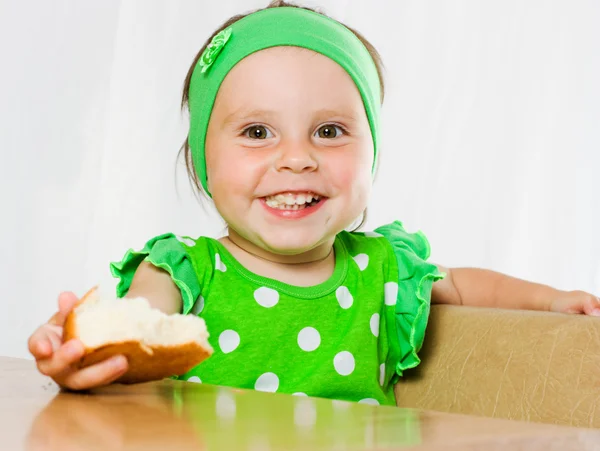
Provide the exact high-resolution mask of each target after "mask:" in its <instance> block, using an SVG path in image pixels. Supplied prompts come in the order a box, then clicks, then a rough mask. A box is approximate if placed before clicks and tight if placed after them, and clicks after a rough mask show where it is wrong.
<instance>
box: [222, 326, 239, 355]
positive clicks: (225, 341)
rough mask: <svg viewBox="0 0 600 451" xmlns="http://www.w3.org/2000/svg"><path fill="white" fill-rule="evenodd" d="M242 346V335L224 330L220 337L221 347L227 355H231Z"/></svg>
mask: <svg viewBox="0 0 600 451" xmlns="http://www.w3.org/2000/svg"><path fill="white" fill-rule="evenodd" d="M239 345H240V335H239V334H238V333H237V332H236V331H235V330H224V331H223V332H221V335H219V347H220V348H221V351H223V353H225V354H229V353H230V352H233V351H235V350H236V349H237V347H238V346H239Z"/></svg>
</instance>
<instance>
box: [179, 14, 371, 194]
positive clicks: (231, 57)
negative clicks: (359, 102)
mask: <svg viewBox="0 0 600 451" xmlns="http://www.w3.org/2000/svg"><path fill="white" fill-rule="evenodd" d="M277 46H294V47H303V48H306V49H309V50H313V51H315V52H317V53H320V54H322V55H325V56H327V57H328V58H330V59H332V60H333V61H335V62H336V63H338V64H339V65H340V66H342V68H344V70H345V71H346V72H347V73H348V74H349V75H350V77H352V80H354V83H355V84H356V86H357V88H358V90H359V92H360V95H361V96H362V99H363V103H364V106H365V112H366V114H367V118H368V120H369V126H370V128H371V135H372V137H373V151H374V162H373V170H374V169H375V163H376V159H377V142H378V139H377V138H378V132H379V112H380V104H381V87H380V84H379V76H378V74H377V68H376V66H375V63H374V61H373V58H371V55H370V54H369V51H368V50H367V48H366V47H365V46H364V45H363V43H362V42H361V41H360V39H358V38H357V37H356V36H355V35H354V33H352V32H351V31H350V30H349V29H348V28H346V27H345V26H344V25H342V24H341V23H339V22H337V21H335V20H333V19H330V18H329V17H326V16H324V15H322V14H318V13H315V12H313V11H308V10H306V9H301V8H294V7H280V8H268V9H263V10H260V11H258V12H255V13H253V14H250V15H248V16H246V17H244V18H243V19H240V20H239V21H237V22H235V23H234V24H233V25H231V27H229V28H227V29H225V30H223V31H221V32H220V33H218V34H217V35H216V36H215V37H214V38H213V39H212V41H211V43H210V44H209V46H208V47H207V49H206V50H205V51H204V53H203V54H202V56H201V57H200V59H199V60H198V63H197V65H196V67H195V68H194V72H193V74H192V79H191V82H190V90H189V109H190V132H189V138H188V140H189V141H188V142H189V145H190V148H191V151H192V159H193V162H194V167H195V169H196V173H197V175H198V178H199V180H200V182H201V183H202V187H203V188H204V190H205V191H206V192H207V193H208V194H209V195H210V192H209V191H208V184H207V176H206V159H205V153H204V151H205V149H204V142H205V139H206V131H207V129H208V122H209V120H210V115H211V112H212V109H213V105H214V103H215V98H216V97H217V93H218V92H219V88H220V86H221V83H222V82H223V80H224V79H225V77H226V76H227V74H228V73H229V71H230V70H231V69H233V67H234V66H235V65H236V64H237V63H239V62H240V61H241V60H242V59H244V58H246V57H247V56H248V55H251V54H252V53H255V52H258V51H259V50H263V49H266V48H270V47H277Z"/></svg>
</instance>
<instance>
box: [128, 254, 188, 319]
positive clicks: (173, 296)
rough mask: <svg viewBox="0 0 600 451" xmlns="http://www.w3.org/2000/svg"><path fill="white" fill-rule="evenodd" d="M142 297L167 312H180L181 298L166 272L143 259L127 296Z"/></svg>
mask: <svg viewBox="0 0 600 451" xmlns="http://www.w3.org/2000/svg"><path fill="white" fill-rule="evenodd" d="M138 296H139V297H144V298H146V299H148V301H149V302H150V305H151V306H152V307H154V308H157V309H159V310H161V311H163V312H165V313H167V314H169V315H170V314H173V313H181V309H182V306H183V300H182V298H181V292H180V291H179V288H177V285H175V283H174V282H173V280H172V279H171V276H170V275H169V273H168V272H166V271H164V270H162V269H160V268H157V267H156V266H154V265H153V264H152V263H150V262H147V261H143V262H142V263H141V264H140V265H139V266H138V269H137V270H136V272H135V275H134V276H133V280H132V281H131V286H130V288H129V291H128V292H127V296H126V297H128V298H134V297H138Z"/></svg>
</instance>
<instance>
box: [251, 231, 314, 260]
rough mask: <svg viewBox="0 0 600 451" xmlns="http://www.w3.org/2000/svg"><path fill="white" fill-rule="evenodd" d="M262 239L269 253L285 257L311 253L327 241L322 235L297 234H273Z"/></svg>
mask: <svg viewBox="0 0 600 451" xmlns="http://www.w3.org/2000/svg"><path fill="white" fill-rule="evenodd" d="M260 239H261V241H262V242H263V243H264V244H265V245H266V246H267V248H268V250H269V251H271V252H274V253H277V254H283V255H295V254H301V253H303V252H307V251H310V250H312V249H314V248H315V247H317V246H318V245H319V244H321V243H322V242H323V241H325V240H326V238H325V237H324V236H323V235H321V234H319V236H315V235H313V234H310V235H308V234H305V233H297V232H293V233H283V234H282V233H279V234H271V235H269V236H261V237H260Z"/></svg>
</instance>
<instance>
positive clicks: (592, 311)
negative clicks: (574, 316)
mask: <svg viewBox="0 0 600 451" xmlns="http://www.w3.org/2000/svg"><path fill="white" fill-rule="evenodd" d="M583 312H584V313H585V314H586V315H591V316H600V299H598V298H597V297H596V296H593V295H589V297H588V298H587V299H586V300H585V301H584V303H583Z"/></svg>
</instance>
